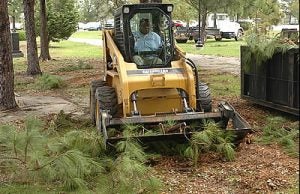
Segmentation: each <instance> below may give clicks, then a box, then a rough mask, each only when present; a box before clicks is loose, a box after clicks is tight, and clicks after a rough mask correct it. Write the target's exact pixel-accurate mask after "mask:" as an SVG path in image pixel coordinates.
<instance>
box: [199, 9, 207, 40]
mask: <svg viewBox="0 0 300 194" xmlns="http://www.w3.org/2000/svg"><path fill="white" fill-rule="evenodd" d="M206 18H207V8H205V9H203V14H202V20H201V21H202V26H201V34H200V40H201V42H203V44H204V42H205V41H206Z"/></svg>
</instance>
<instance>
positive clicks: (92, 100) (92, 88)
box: [90, 80, 106, 126]
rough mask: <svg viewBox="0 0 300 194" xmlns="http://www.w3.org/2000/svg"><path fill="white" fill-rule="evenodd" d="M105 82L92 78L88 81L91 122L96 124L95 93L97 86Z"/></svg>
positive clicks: (103, 84)
mask: <svg viewBox="0 0 300 194" xmlns="http://www.w3.org/2000/svg"><path fill="white" fill-rule="evenodd" d="M105 85H106V82H105V81H103V80H93V81H92V82H91V83H90V117H91V121H92V124H93V125H94V126H95V125H96V117H95V108H96V98H95V93H96V89H97V88H98V87H102V86H105Z"/></svg>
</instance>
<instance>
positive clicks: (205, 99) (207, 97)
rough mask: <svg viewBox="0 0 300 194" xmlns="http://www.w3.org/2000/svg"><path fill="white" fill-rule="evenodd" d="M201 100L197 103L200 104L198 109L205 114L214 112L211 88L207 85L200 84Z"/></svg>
mask: <svg viewBox="0 0 300 194" xmlns="http://www.w3.org/2000/svg"><path fill="white" fill-rule="evenodd" d="M199 98H200V100H199V101H197V103H200V104H199V105H200V106H199V105H198V106H197V107H201V108H202V111H204V112H211V111H212V98H211V93H210V90H209V87H208V86H207V84H206V83H203V82H199Z"/></svg>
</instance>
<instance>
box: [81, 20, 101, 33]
mask: <svg viewBox="0 0 300 194" xmlns="http://www.w3.org/2000/svg"><path fill="white" fill-rule="evenodd" d="M83 29H84V30H88V31H96V30H101V24H100V22H88V23H86V24H85V25H84V27H83Z"/></svg>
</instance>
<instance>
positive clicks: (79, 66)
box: [57, 60, 93, 72]
mask: <svg viewBox="0 0 300 194" xmlns="http://www.w3.org/2000/svg"><path fill="white" fill-rule="evenodd" d="M81 69H93V66H92V65H90V64H86V63H84V62H83V61H82V60H80V61H79V62H78V64H76V65H70V66H67V67H62V68H59V69H58V70H57V71H58V72H70V71H76V70H81Z"/></svg>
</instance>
